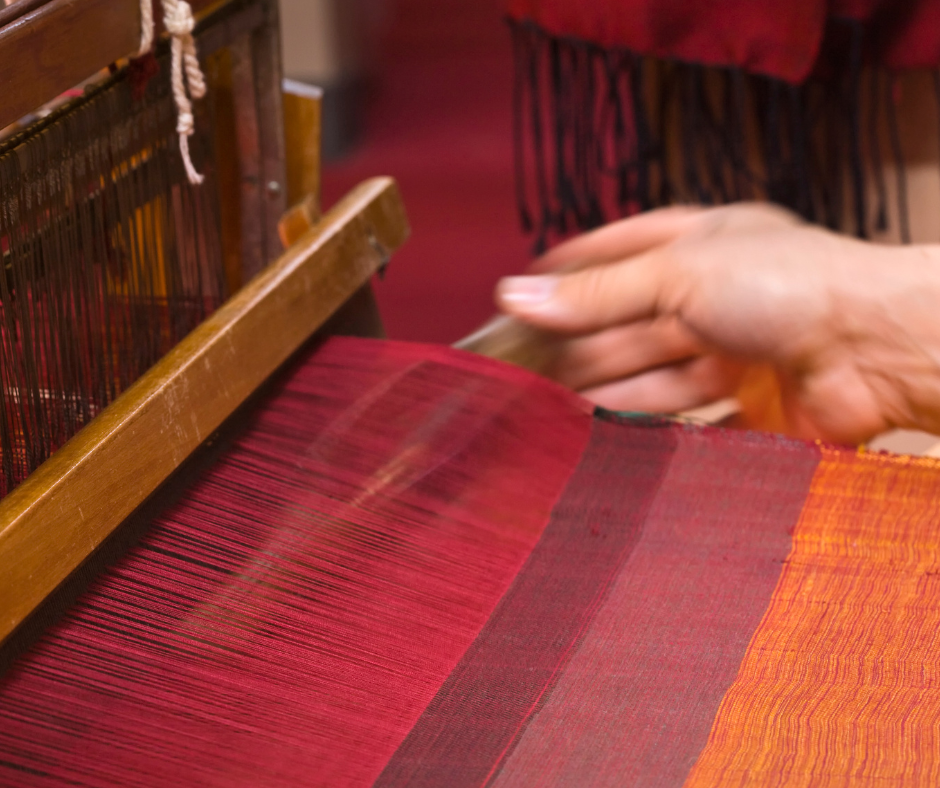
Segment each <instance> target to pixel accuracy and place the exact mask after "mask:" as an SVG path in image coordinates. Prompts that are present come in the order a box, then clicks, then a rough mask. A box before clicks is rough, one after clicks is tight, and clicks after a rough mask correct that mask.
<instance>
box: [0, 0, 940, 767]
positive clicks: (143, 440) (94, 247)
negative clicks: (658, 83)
mask: <svg viewBox="0 0 940 788" xmlns="http://www.w3.org/2000/svg"><path fill="white" fill-rule="evenodd" d="M192 5H193V9H194V11H195V14H196V20H197V25H196V28H195V37H196V43H197V45H198V48H199V52H200V56H201V58H202V60H203V65H204V67H205V71H206V75H207V78H208V80H207V81H208V88H209V89H208V95H207V97H206V99H205V101H203V102H197V103H196V105H195V107H196V117H195V134H194V135H193V136H192V137H191V139H190V140H189V142H190V152H191V154H192V157H193V165H194V167H195V169H196V170H198V171H199V173H200V174H201V175H203V176H204V180H203V182H202V183H201V184H200V185H193V184H191V183H190V178H189V176H188V174H187V171H186V167H185V166H184V164H183V161H182V159H181V158H180V149H179V146H178V128H179V127H178V126H177V122H178V121H177V118H176V114H175V113H176V107H175V106H174V101H173V100H171V99H172V96H171V93H170V91H169V88H168V87H167V85H168V82H167V79H166V77H167V72H168V70H169V68H170V66H169V64H168V55H167V49H168V45H167V42H166V40H165V38H164V39H163V40H162V41H161V42H160V43H159V44H158V46H157V51H156V57H155V59H151V58H149V57H145V58H143V59H135V60H132V61H131V62H130V63H129V64H127V65H122V66H121V67H120V68H117V69H112V70H111V71H112V72H113V73H108V74H105V75H102V76H101V77H100V78H97V79H94V80H92V82H90V83H89V84H88V86H87V87H86V88H85V89H84V90H83V91H82V93H81V95H78V96H74V97H72V98H70V99H69V100H68V101H66V103H65V104H63V105H61V106H57V107H56V108H55V109H53V110H52V112H51V114H45V111H44V112H43V113H42V114H43V115H44V116H43V117H40V118H37V119H35V120H32V121H29V122H25V123H22V128H20V127H19V125H16V126H14V128H13V129H12V130H11V131H10V133H9V135H8V136H7V138H6V141H5V142H4V143H3V146H2V147H0V189H2V201H0V204H2V211H0V227H2V232H0V235H2V238H3V244H4V246H3V252H4V269H3V275H2V276H0V308H2V310H3V312H2V320H3V322H2V328H0V330H2V331H3V334H2V335H0V351H2V353H3V354H4V355H3V356H2V357H0V362H2V365H0V377H2V381H3V390H2V396H3V399H2V402H3V408H4V410H3V414H2V416H3V417H2V419H0V422H2V428H3V430H4V431H3V432H2V433H0V441H2V442H0V448H2V451H3V455H2V457H3V465H2V473H3V476H2V478H3V484H4V485H6V486H5V487H4V492H5V496H4V497H3V499H2V501H0V614H2V615H0V639H3V644H2V649H0V669H2V671H3V672H2V674H0V785H17V786H22V785H64V784H70V785H74V784H81V785H115V784H135V785H167V784H181V785H182V784H193V785H225V786H232V785H271V786H274V785H302V784H303V785H306V784H310V785H383V786H388V785H427V786H432V785H451V786H459V785H468V786H469V785H528V784H557V785H562V784H579V785H582V784H597V785H643V786H652V785H683V784H685V785H692V786H699V785H701V786H708V785H782V784H792V785H846V784H876V783H877V784H879V785H932V784H936V782H937V780H938V779H940V745H938V741H937V739H936V730H937V726H936V720H937V719H938V714H940V713H938V709H940V684H938V682H937V680H936V676H935V675H934V673H935V671H934V665H935V657H934V651H935V640H936V635H935V633H936V630H937V622H938V620H940V605H938V603H937V594H936V580H935V578H936V576H937V574H938V571H940V551H938V548H937V545H938V544H940V537H938V535H937V528H938V524H937V518H936V516H935V515H934V511H935V503H934V502H935V501H936V499H937V495H938V491H940V470H938V468H937V463H936V461H933V460H929V459H911V458H897V457H891V456H887V455H872V454H868V453H864V452H856V451H854V450H848V449H841V448H837V447H828V446H820V445H814V444H806V443H801V442H797V441H789V440H786V439H783V438H780V437H776V436H770V435H760V434H756V433H746V432H725V431H721V430H716V429H711V428H702V427H696V426H690V425H687V424H681V423H675V422H671V421H663V420H657V419H652V418H647V417H627V416H624V415H618V414H612V413H607V412H596V411H594V410H593V409H592V408H591V407H590V406H588V405H587V403H585V402H584V401H583V400H581V399H580V398H579V397H578V396H577V395H575V394H573V393H571V392H569V391H567V390H564V389H562V388H560V387H558V386H556V385H554V384H553V383H551V382H549V381H547V380H544V379H541V378H539V377H537V376H535V375H533V374H532V373H531V372H529V371H527V370H525V369H522V368H521V367H520V366H513V365H508V364H505V363H501V362H498V361H493V360H491V359H487V358H483V357H482V356H479V355H472V354H468V353H464V352H460V351H457V350H453V349H448V348H440V347H426V346H420V345H408V344H404V343H395V342H389V341H387V340H382V339H380V338H377V337H380V335H381V323H380V321H379V320H378V316H377V312H376V310H375V302H374V299H373V297H372V292H371V289H370V284H369V280H370V278H371V277H372V275H373V274H374V273H376V272H377V271H379V270H380V269H381V268H382V266H384V265H385V264H386V263H387V261H388V257H389V255H390V254H391V253H392V252H393V251H394V250H395V249H396V248H397V247H398V246H399V245H400V244H401V243H402V242H403V241H404V240H405V236H406V235H407V224H406V221H405V218H404V212H403V209H402V205H401V201H400V199H399V196H398V194H397V190H396V188H395V186H394V183H393V182H391V181H389V180H387V179H376V180H373V181H369V182H367V183H365V184H363V185H362V186H360V187H359V188H357V189H356V190H355V191H354V192H353V193H351V194H350V195H349V196H347V197H346V198H345V199H344V200H342V201H341V202H340V203H338V204H337V205H336V206H335V207H333V208H332V209H330V210H329V211H328V212H327V213H325V214H324V215H322V216H321V215H320V213H319V205H318V200H317V195H316V191H317V185H316V183H317V166H318V162H317V156H316V153H315V145H314V143H313V140H314V139H315V126H316V115H317V107H316V105H315V103H312V102H311V100H310V98H309V96H307V95H304V93H303V91H300V90H298V89H296V88H292V92H289V93H283V92H282V81H281V78H280V73H279V57H278V52H277V41H278V38H277V6H276V3H274V2H272V1H271V0H230V1H229V2H208V1H207V0H206V1H204V0H194V2H193V4H192ZM157 16H159V15H157ZM0 24H2V26H0V75H2V76H3V79H4V84H5V85H7V88H8V90H7V96H8V97H7V100H6V101H5V103H4V106H3V107H2V108H0V114H2V118H0V125H3V126H6V125H9V124H20V123H21V119H23V118H24V117H25V116H27V115H28V114H30V113H33V112H35V111H36V110H37V108H39V107H41V106H43V105H44V104H45V103H46V102H48V101H49V100H51V99H54V98H55V97H57V96H59V95H61V94H62V93H63V91H67V90H69V89H71V88H72V87H73V86H74V85H76V84H79V83H81V82H82V81H83V80H86V79H88V78H89V77H90V76H91V75H94V74H96V73H98V72H99V70H100V69H103V68H107V67H108V66H109V65H110V64H111V63H114V62H117V61H123V60H124V59H126V58H127V57H128V56H130V55H133V54H134V53H136V52H137V51H138V49H139V47H140V30H141V18H140V5H139V2H138V0H83V2H81V3H77V2H74V0H46V2H42V1H41V0H20V2H19V3H18V4H15V5H13V6H10V7H8V8H6V9H4V10H2V11H0ZM284 246H286V247H287V248H286V251H284V249H283V247H284ZM338 335H347V336H345V337H344V336H338ZM370 337H371V338H370ZM543 340H544V337H537V336H527V335H525V334H524V333H521V332H520V330H519V327H509V328H508V329H507V327H506V326H505V325H503V326H501V327H497V330H495V331H489V332H485V333H484V334H483V335H482V336H478V337H475V338H471V339H470V340H468V342H467V343H465V344H466V346H467V347H470V348H473V349H476V350H482V351H485V352H486V353H487V354H489V355H495V356H499V357H501V358H506V359H509V360H512V361H514V362H516V363H517V364H519V365H521V366H528V367H532V368H539V367H541V366H542V365H544V364H546V363H549V362H550V356H551V352H552V350H551V346H550V344H545V343H544V342H543ZM500 343H501V344H500ZM546 425H550V428H546Z"/></svg>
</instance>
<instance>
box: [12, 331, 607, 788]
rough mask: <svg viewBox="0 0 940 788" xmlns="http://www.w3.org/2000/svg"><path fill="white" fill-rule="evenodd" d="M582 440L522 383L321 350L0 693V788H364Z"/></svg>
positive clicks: (436, 682) (478, 623)
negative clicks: (180, 787) (282, 787)
mask: <svg viewBox="0 0 940 788" xmlns="http://www.w3.org/2000/svg"><path fill="white" fill-rule="evenodd" d="M549 425H550V428H546V426H549ZM589 430H590V414H589V410H588V409H586V406H585V405H584V403H583V401H582V400H580V399H579V398H578V397H576V396H575V395H573V394H571V393H569V392H567V391H565V390H563V389H561V388H559V387H556V386H555V385H554V384H551V383H548V382H546V381H542V380H540V379H538V378H536V377H535V376H532V375H530V374H528V373H525V372H523V371H521V370H517V369H514V368H510V367H505V366H502V365H497V364H494V363H492V362H489V361H486V360H484V359H480V358H474V357H470V356H464V355H458V354H455V353H452V352H449V351H446V350H438V349H433V348H422V347H420V346H414V347H412V346H403V345H395V344H392V343H379V342H354V341H333V342H331V343H329V344H328V345H327V346H326V347H325V348H324V349H323V350H322V351H320V352H319V353H318V354H316V355H315V356H313V357H312V358H311V359H309V360H307V362H306V363H304V364H303V365H301V366H300V367H299V368H298V369H297V370H296V371H295V372H294V373H293V374H292V375H291V376H290V377H289V378H288V379H287V381H286V382H285V383H284V384H283V385H282V386H281V388H280V390H279V391H278V392H276V393H275V394H274V395H273V396H272V397H271V398H270V399H269V400H268V401H267V402H266V403H265V404H264V407H263V408H262V410H261V411H260V412H259V413H258V414H257V416H256V417H255V418H254V421H253V423H252V424H251V426H250V428H249V429H248V430H247V432H246V433H245V434H244V435H243V436H242V437H241V438H240V439H239V440H238V441H237V443H236V444H235V445H234V446H233V447H232V448H231V449H230V450H229V451H228V452H227V453H226V454H225V455H224V457H223V458H222V459H221V461H220V462H219V463H218V464H217V465H215V466H214V467H213V468H212V469H211V470H209V471H208V472H207V473H206V474H205V475H204V476H203V478H201V479H200V480H199V482H198V483H197V484H196V485H195V487H193V488H192V489H191V490H190V491H189V492H188V493H187V494H186V496H185V497H184V499H183V501H182V502H181V503H180V504H178V505H177V506H175V507H174V508H173V509H172V510H171V511H169V512H168V513H166V515H165V516H163V517H161V518H160V520H159V521H158V522H157V523H156V524H155V526H154V527H153V529H152V530H151V532H150V533H149V534H148V535H147V536H146V537H145V539H144V540H143V542H142V543H141V544H140V545H139V546H138V547H136V548H135V549H133V550H132V551H131V552H130V553H129V554H128V555H127V556H126V557H124V558H123V559H122V560H121V561H120V562H119V564H118V565H117V566H116V567H115V568H114V569H113V570H111V571H109V572H108V573H106V574H105V575H104V576H103V577H102V578H101V579H100V580H99V581H98V582H97V584H96V585H95V586H94V587H93V588H92V589H90V591H89V592H88V593H87V594H86V595H85V596H84V597H83V599H81V600H80V601H79V603H78V604H77V606H76V607H75V608H74V609H73V610H72V611H71V612H70V614H69V615H68V617H67V618H66V619H64V620H63V621H62V622H61V623H60V624H59V625H57V626H56V627H54V629H53V630H51V631H50V632H49V633H48V635H47V636H46V637H45V638H44V639H43V640H42V641H41V642H40V643H39V644H38V645H37V646H36V647H35V648H34V649H33V650H32V651H31V652H30V653H28V654H27V655H26V656H25V657H24V658H22V659H21V660H20V661H19V663H18V664H17V665H15V666H14V668H13V669H12V671H11V672H10V673H8V674H7V675H6V676H5V677H4V678H3V679H2V680H0V785H5V786H6V785H9V786H27V785H39V786H49V785H67V784H68V785H72V784H82V785H93V786H113V785H125V784H134V785H141V786H170V785H219V786H227V787H231V786H279V785H285V786H288V785H289V786H297V785H309V784H317V785H330V786H339V785H368V784H370V783H371V782H372V781H373V780H374V779H375V778H376V777H377V776H378V774H379V773H380V772H381V770H382V768H383V767H384V766H385V764H386V763H387V761H388V759H389V758H390V757H391V755H392V753H393V752H394V751H395V749H396V748H397V747H398V745H399V744H400V742H401V741H402V740H403V739H404V737H405V736H406V734H407V733H408V731H409V730H410V728H411V727H412V726H413V724H414V722H415V721H416V720H417V719H418V717H419V716H420V714H421V712H422V711H423V710H424V708H425V707H426V706H427V704H428V702H429V701H430V700H431V699H432V698H433V697H434V695H435V694H436V693H437V692H438V690H439V689H440V686H441V684H442V683H443V682H444V680H445V679H446V678H447V676H448V674H449V673H450V672H451V670H452V669H453V667H454V665H455V664H456V663H457V661H458V660H459V659H460V657H461V655H462V654H463V653H464V652H465V650H466V649H467V647H468V646H469V645H470V643H471V642H472V641H473V639H474V638H475V637H476V635H477V634H478V632H479V631H480V629H481V628H482V627H483V625H484V624H485V622H486V620H487V618H488V617H489V615H490V613H491V611H492V610H493V608H494V607H495V605H496V604H497V602H498V600H499V598H500V597H501V596H502V595H503V593H504V592H505V590H506V588H507V587H508V586H509V584H510V583H511V581H512V579H513V577H514V576H515V574H516V573H517V571H518V569H519V567H520V566H521V565H522V563H523V562H524V561H525V560H526V557H527V556H528V554H529V553H530V551H531V550H532V547H533V546H534V545H535V543H536V542H537V540H538V538H539V535H540V534H541V532H542V530H543V528H544V527H545V524H546V522H547V521H548V517H549V513H550V510H551V508H552V505H553V504H554V502H555V500H556V499H557V497H558V495H559V494H560V492H561V490H562V487H563V485H564V484H565V482H566V481H567V479H568V477H569V476H570V474H571V472H572V471H573V469H574V467H575V466H576V464H577V462H578V460H579V458H580V456H581V453H582V450H583V448H584V446H585V444H586V441H587V439H588V434H589Z"/></svg>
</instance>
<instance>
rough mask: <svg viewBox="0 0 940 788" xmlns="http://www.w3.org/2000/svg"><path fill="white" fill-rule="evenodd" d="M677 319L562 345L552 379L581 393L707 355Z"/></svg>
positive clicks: (614, 330) (645, 323)
mask: <svg viewBox="0 0 940 788" xmlns="http://www.w3.org/2000/svg"><path fill="white" fill-rule="evenodd" d="M703 350H704V349H703V347H702V345H701V342H700V341H699V340H698V339H697V338H696V337H695V336H693V335H692V334H691V332H689V330H688V329H687V328H685V326H684V325H683V324H682V323H681V322H680V321H678V320H675V319H659V320H645V321H641V322H639V323H632V324H630V325H626V326H617V327H615V328H610V329H607V330H606V331H602V332H600V333H598V334H591V335H589V336H585V337H577V338H575V339H569V340H567V341H564V342H562V343H560V347H559V352H558V355H557V357H556V358H555V360H554V362H553V364H552V366H551V368H550V369H549V370H548V372H549V373H550V375H551V377H553V378H554V379H555V380H557V381H558V382H559V383H562V384H564V385H566V386H568V387H570V388H573V389H576V390H580V389H587V388H593V387H597V386H601V385H603V384H606V383H610V382H611V381H615V380H620V379H621V378H627V377H630V376H632V375H636V374H638V373H641V372H646V371H648V370H651V369H653V368H656V367H662V366H664V365H666V364H673V363H675V362H678V361H682V360H685V359H689V358H691V357H693V356H698V355H701V354H702V353H703Z"/></svg>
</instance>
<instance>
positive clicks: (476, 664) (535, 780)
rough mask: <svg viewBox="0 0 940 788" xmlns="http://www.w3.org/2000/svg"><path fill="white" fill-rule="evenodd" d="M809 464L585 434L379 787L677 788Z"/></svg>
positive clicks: (693, 443) (712, 445) (755, 615)
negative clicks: (551, 506)
mask: <svg viewBox="0 0 940 788" xmlns="http://www.w3.org/2000/svg"><path fill="white" fill-rule="evenodd" d="M818 459H819V458H818V453H817V452H816V451H815V450H813V449H812V448H809V447H807V446H805V445H804V444H799V443H785V442H780V441H777V440H776V439H774V438H769V437H764V436H754V435H734V434H720V433H717V432H702V431H699V430H687V429H682V428H675V427H671V428H670V427H659V428H655V427H653V428H650V427H643V426H631V425H630V424H629V423H626V424H617V423H610V422H605V421H598V422H596V423H595V428H594V431H593V433H592V437H591V443H590V444H589V447H588V449H587V451H586V452H585V457H584V460H583V461H582V463H581V465H580V466H579V468H578V471H577V472H576V474H575V475H574V476H573V477H572V480H571V482H570V483H569V485H568V487H567V488H566V491H565V494H564V495H563V496H562V499H561V501H559V503H558V505H557V506H556V508H555V510H554V512H553V513H552V520H551V522H550V524H549V526H548V528H547V529H546V531H545V534H544V535H543V537H542V540H541V541H540V542H539V544H538V546H537V547H536V548H535V550H534V551H533V553H532V556H531V557H530V558H529V561H528V562H527V563H526V565H525V566H524V567H523V569H522V570H521V572H520V573H519V576H518V577H517V578H516V580H515V581H514V583H513V586H512V587H511V588H510V590H509V591H508V592H507V594H506V596H505V597H504V598H503V600H502V601H501V602H500V605H499V607H498V608H497V609H496V611H495V612H494V614H493V616H492V617H491V618H490V620H489V622H488V623H487V626H486V627H485V628H484V629H483V631H482V632H481V633H480V636H479V637H478V638H477V640H476V641H475V642H474V644H473V646H472V647H471V648H470V650H469V651H468V652H467V654H466V655H465V656H464V658H463V659H462V660H461V662H460V664H459V665H458V666H457V668H456V670H455V671H454V672H453V673H452V674H451V676H450V678H449V679H448V681H447V682H446V683H445V684H444V686H443V687H442V689H441V691H440V693H439V694H438V696H437V697H436V698H435V699H434V701H433V702H432V703H431V704H430V706H429V707H428V709H427V711H426V712H425V713H424V715H423V716H422V718H421V720H420V721H419V722H418V724H417V725H416V726H415V728H414V729H413V730H412V731H411V734H410V735H409V737H408V739H407V740H406V742H405V744H404V745H403V746H402V747H401V748H400V749H399V750H398V752H397V753H396V754H395V757H394V758H393V759H392V761H391V763H390V764H389V767H388V768H387V769H386V771H385V772H384V773H383V775H382V778H381V779H380V780H379V782H378V785H381V786H397V785H409V786H435V785H448V786H451V787H452V788H460V787H461V786H477V785H493V786H512V785H582V784H590V785H610V786H637V787H638V788H639V787H640V786H642V787H643V788H653V787H655V786H675V785H681V784H682V781H683V780H684V778H685V776H686V775H687V774H688V772H689V770H690V769H691V767H692V765H693V764H694V763H695V760H696V758H697V757H698V754H699V752H701V750H702V748H703V747H704V746H705V742H706V740H707V738H708V733H709V730H710V728H711V725H712V721H713V718H714V715H715V713H716V711H717V710H718V706H719V704H720V702H721V699H722V697H723V696H724V693H725V691H726V690H727V688H728V687H729V686H730V685H731V683H732V681H733V680H734V678H735V676H736V674H737V670H738V666H739V664H740V662H741V659H742V657H743V656H744V653H745V649H746V648H747V645H748V642H749V640H750V637H751V634H752V633H753V631H754V630H755V628H756V627H757V625H758V623H759V622H760V619H761V616H762V615H763V613H764V611H765V609H766V607H767V604H768V602H769V601H770V598H771V594H772V592H773V590H774V587H775V585H776V583H777V580H778V577H779V575H780V569H781V566H782V563H783V561H784V559H785V558H786V557H787V555H788V553H789V551H790V536H789V534H790V531H791V529H792V528H793V526H794V525H795V523H796V521H797V519H798V517H799V514H800V509H801V507H802V504H803V501H804V500H805V497H806V493H807V490H808V488H809V483H810V479H811V477H812V474H813V471H814V469H815V468H816V466H817V463H818Z"/></svg>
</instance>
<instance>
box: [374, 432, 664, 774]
mask: <svg viewBox="0 0 940 788" xmlns="http://www.w3.org/2000/svg"><path fill="white" fill-rule="evenodd" d="M675 448H676V432H675V431H674V430H671V429H666V428H649V427H643V426H635V425H630V426H626V425H620V424H614V423H611V422H606V421H596V422H595V425H594V430H593V432H592V436H591V441H590V443H589V445H588V449H587V451H586V452H585V455H584V458H583V459H582V461H581V464H580V465H579V466H578V469H577V470H576V471H575V473H574V475H573V476H572V478H571V481H570V482H569V484H568V486H567V487H566V489H565V492H564V493H563V495H562V497H561V500H560V501H559V502H558V504H557V505H556V507H555V509H554V510H553V512H552V517H551V520H550V522H549V525H548V527H547V528H546V530H545V532H544V533H543V535H542V537H541V539H540V541H539V543H538V544H537V546H536V547H535V549H534V550H533V552H532V554H531V555H530V556H529V559H528V560H527V562H526V564H525V565H524V567H523V569H522V570H521V571H520V573H519V575H518V576H517V577H516V579H515V580H514V581H513V584H512V585H511V586H510V588H509V590H508V591H507V593H506V595H505V596H504V597H503V599H502V600H501V601H500V603H499V605H498V606H497V608H496V610H495V611H494V613H493V615H492V616H491V617H490V619H489V621H488V622H487V624H486V626H485V627H484V628H483V630H482V631H481V633H480V635H479V636H478V637H477V639H476V640H475V641H474V643H473V645H472V646H471V647H470V648H469V649H468V650H467V652H466V654H465V655H464V657H463V658H462V659H461V661H460V663H459V664H458V665H457V667H456V669H455V670H454V671H453V673H452V674H451V675H450V677H449V678H448V680H447V681H446V682H445V684H444V686H443V687H442V688H441V690H440V692H439V693H438V694H437V696H436V697H435V698H434V700H433V701H432V702H431V704H430V705H429V706H428V708H427V709H426V711H425V712H424V714H423V715H422V716H421V718H420V719H419V721H418V722H417V724H416V725H415V726H414V728H413V729H412V730H411V732H410V734H409V735H408V737H407V739H406V740H405V742H404V743H403V744H402V746H401V747H400V748H399V749H398V751H397V752H396V753H395V755H394V757H393V758H392V760H391V761H390V762H389V764H388V766H387V767H386V768H385V770H384V771H383V773H382V775H381V777H380V778H379V780H378V781H377V783H376V785H378V786H395V785H409V786H441V785H447V786H449V787H450V788H459V787H460V786H471V785H473V786H475V785H480V784H483V783H485V782H487V780H488V779H490V778H491V777H492V776H493V775H494V774H495V773H496V772H497V771H498V769H499V766H500V764H501V763H502V762H503V760H504V759H505V758H506V756H507V755H508V753H509V752H510V751H511V749H512V747H513V745H514V743H515V742H516V741H517V740H518V738H519V736H520V735H521V734H522V732H523V731H524V729H525V727H526V725H527V724H528V723H529V721H530V720H531V719H532V718H533V715H534V714H536V713H537V711H538V709H539V708H540V706H541V705H542V704H543V703H544V702H545V700H546V697H547V694H548V693H549V692H550V690H551V688H552V686H553V685H554V684H555V683H556V682H557V680H558V678H559V675H560V674H561V672H562V671H563V669H564V667H565V665H566V664H567V663H568V661H569V660H570V659H571V656H572V654H573V652H574V651H575V650H576V648H577V646H578V643H579V641H580V640H581V638H582V637H583V635H584V632H585V630H586V628H587V627H588V626H589V625H590V623H591V621H592V619H593V617H594V616H595V614H596V612H597V610H598V608H599V606H600V605H601V604H602V603H603V601H604V599H605V598H606V595H607V593H608V591H609V589H610V587H611V584H612V582H613V580H614V578H615V577H616V575H617V573H618V570H619V569H620V567H621V566H622V565H623V563H624V561H625V560H626V559H627V557H628V556H629V555H630V552H631V550H632V549H633V547H634V546H635V544H636V542H637V539H638V537H639V534H640V531H641V529H642V524H643V521H644V518H645V517H646V513H647V510H648V509H649V507H650V505H651V503H652V501H653V499H654V497H655V495H656V490H657V489H658V487H659V484H660V482H661V480H662V478H663V475H664V473H665V471H666V469H667V467H668V465H669V462H670V460H671V458H672V456H673V452H674V451H675Z"/></svg>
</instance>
